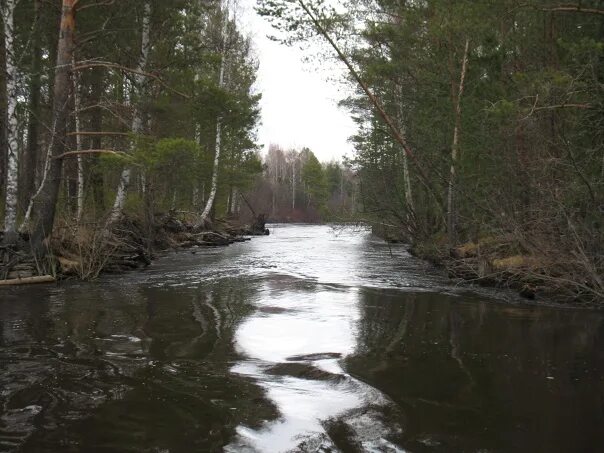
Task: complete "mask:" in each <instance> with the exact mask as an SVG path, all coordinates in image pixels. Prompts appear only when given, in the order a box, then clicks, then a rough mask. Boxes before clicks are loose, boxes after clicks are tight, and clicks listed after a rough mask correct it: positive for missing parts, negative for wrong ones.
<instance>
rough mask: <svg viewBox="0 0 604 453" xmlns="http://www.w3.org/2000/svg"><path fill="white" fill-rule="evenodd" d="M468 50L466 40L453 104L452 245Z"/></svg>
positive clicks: (449, 210)
mask: <svg viewBox="0 0 604 453" xmlns="http://www.w3.org/2000/svg"><path fill="white" fill-rule="evenodd" d="M469 48H470V40H469V39H466V46H465V49H464V54H463V62H462V64H461V77H460V78H459V91H458V92H457V100H456V102H455V127H454V129H453V146H452V147H451V169H450V175H449V193H448V197H447V231H448V233H449V242H450V244H451V245H453V244H454V243H455V241H456V239H457V238H456V227H457V225H456V223H457V221H456V220H457V209H456V206H455V189H456V187H455V185H456V184H455V183H456V181H455V177H456V172H457V169H456V166H455V165H456V163H457V159H458V157H459V156H458V154H459V134H460V129H461V97H462V96H463V90H464V84H465V79H466V71H467V69H468V51H469Z"/></svg>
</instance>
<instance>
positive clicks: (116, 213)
mask: <svg viewBox="0 0 604 453" xmlns="http://www.w3.org/2000/svg"><path fill="white" fill-rule="evenodd" d="M150 37H151V2H149V1H146V2H145V4H144V7H143V18H142V36H141V50H140V56H139V60H138V67H137V73H136V75H135V78H134V92H135V95H136V96H135V102H134V115H133V118H132V132H133V133H134V134H135V135H136V136H138V135H141V134H143V133H144V129H145V114H144V112H143V111H142V109H141V106H140V102H141V97H142V95H143V92H144V90H143V83H144V81H145V75H144V74H143V73H144V72H145V70H146V68H147V62H148V60H149V52H150V50H151V39H150ZM135 143H136V142H135ZM135 143H133V145H132V147H133V148H134V146H135ZM131 176H132V169H131V168H130V167H129V166H127V167H125V168H124V169H123V170H122V174H121V175H120V182H119V186H118V189H117V194H116V196H115V201H114V202H113V208H112V209H111V214H110V216H109V222H108V223H109V224H111V223H115V222H116V221H117V220H119V218H120V217H121V215H122V213H123V210H124V204H125V202H126V197H127V195H128V189H129V188H130V178H131Z"/></svg>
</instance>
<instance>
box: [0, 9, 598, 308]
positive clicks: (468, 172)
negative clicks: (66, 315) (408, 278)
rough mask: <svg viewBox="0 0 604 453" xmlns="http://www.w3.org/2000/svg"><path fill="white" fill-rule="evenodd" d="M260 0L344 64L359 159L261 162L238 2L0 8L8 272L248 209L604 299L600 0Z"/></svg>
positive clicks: (284, 154)
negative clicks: (115, 239) (336, 226)
mask: <svg viewBox="0 0 604 453" xmlns="http://www.w3.org/2000/svg"><path fill="white" fill-rule="evenodd" d="M256 8H257V12H258V14H260V15H261V16H262V17H264V18H265V19H266V20H268V21H269V22H270V23H271V24H272V25H273V26H274V31H275V36H273V39H275V40H277V41H280V42H282V43H283V44H286V45H297V46H298V45H299V46H302V47H304V46H306V47H307V48H308V49H310V50H309V58H313V57H314V58H324V59H325V60H326V61H327V62H328V64H333V65H341V66H342V67H343V68H345V69H346V74H347V80H346V81H345V82H346V83H347V84H348V86H349V87H350V96H348V97H347V98H346V99H344V100H342V101H341V106H342V108H344V109H347V110H348V111H349V112H350V114H351V115H352V117H353V119H354V121H355V122H356V124H357V133H356V134H355V135H354V136H353V137H351V141H352V143H353V145H354V149H355V152H354V155H353V156H348V157H347V158H346V159H345V160H344V161H343V162H341V163H338V162H331V163H327V162H324V163H320V162H319V160H318V159H317V157H316V156H315V154H314V153H313V152H312V150H309V149H308V148H302V149H298V150H285V149H282V148H281V147H280V146H279V145H278V144H273V145H271V146H270V147H269V150H268V152H267V153H266V155H262V153H261V152H260V149H261V146H262V144H260V143H258V140H257V138H256V135H255V133H256V129H257V127H258V124H259V121H260V115H261V112H260V110H259V100H260V96H261V93H258V92H256V90H255V88H254V82H255V80H256V76H257V70H258V61H257V60H256V58H255V54H254V50H253V44H252V42H251V39H250V37H249V36H247V35H246V33H244V32H242V31H241V30H240V29H239V26H238V21H237V14H238V13H237V8H236V6H232V5H231V6H229V5H228V4H227V3H223V4H219V3H218V2H215V1H205V0H202V1H178V0H171V1H168V2H166V1H163V2H160V1H152V0H148V1H140V2H125V1H108V2H100V1H92V0H91V1H87V2H84V1H83V0H82V1H80V0H70V1H67V0H65V1H62V2H60V1H58V0H57V1H41V0H4V1H3V3H2V17H3V21H2V26H3V36H4V39H3V40H2V47H1V48H0V60H1V61H0V64H1V65H2V67H3V68H5V70H4V71H2V79H1V80H0V115H1V116H2V117H3V119H4V120H3V124H4V125H5V127H2V128H1V131H0V144H1V148H2V153H0V158H1V159H2V161H1V162H0V168H1V169H2V171H1V173H0V182H1V184H0V187H1V190H2V198H3V199H4V203H3V207H2V216H3V219H4V232H3V243H4V246H3V249H2V250H3V262H4V263H5V264H7V263H9V264H10V263H11V262H15V263H16V261H15V256H14V255H15V253H16V254H17V255H18V254H19V253H21V252H22V251H23V250H25V251H27V253H28V254H33V255H34V256H37V257H38V256H47V255H53V253H55V251H56V250H54V249H55V248H57V245H56V244H57V243H59V244H60V247H67V248H68V249H70V250H71V252H70V253H71V255H73V254H74V253H76V252H75V251H74V250H76V249H77V251H79V252H78V253H79V254H82V250H83V249H84V248H90V247H91V244H94V247H95V248H97V249H101V248H102V245H101V244H102V243H103V242H106V240H107V237H108V234H109V233H107V232H108V231H109V232H111V231H113V232H115V231H118V230H120V229H123V228H125V226H124V222H126V223H128V225H130V229H134V230H136V233H135V235H138V236H146V239H145V241H143V242H144V243H147V244H151V243H152V242H153V240H152V239H150V238H149V237H150V236H153V235H154V234H155V233H154V231H155V230H156V229H157V223H158V222H160V223H161V221H165V220H166V215H167V214H166V213H168V212H170V213H179V216H180V218H181V220H182V219H186V221H187V222H188V223H189V224H191V225H192V226H193V227H195V228H196V230H195V231H203V230H204V229H205V230H211V229H212V225H214V226H215V225H216V223H215V222H216V220H220V219H225V218H232V219H233V218H241V219H244V220H241V222H243V221H246V222H248V223H249V222H253V221H254V218H256V217H257V216H258V215H262V217H263V218H264V217H266V218H268V219H269V220H271V221H285V222H292V221H293V222H296V221H305V222H308V221H310V222H321V221H337V222H363V223H368V224H371V225H373V228H374V231H376V232H378V233H379V234H380V235H382V236H383V237H385V238H386V239H388V240H390V241H397V242H399V241H400V242H406V243H410V244H412V246H413V248H412V250H413V251H414V252H415V253H417V254H418V255H420V256H422V257H426V258H428V259H431V260H432V261H435V262H439V263H441V264H442V265H444V266H445V267H447V269H448V270H449V273H450V274H451V275H453V276H456V277H462V278H465V279H470V280H477V281H484V282H491V283H493V282H494V283H496V284H499V283H501V282H509V281H513V282H514V285H516V286H518V287H519V288H520V289H521V290H522V291H524V292H525V293H526V294H527V295H529V296H531V295H532V294H533V293H535V291H537V290H538V289H540V288H542V287H546V288H549V289H550V290H552V291H551V292H553V293H557V294H563V296H562V297H564V298H567V299H576V300H601V299H602V297H603V295H604V280H603V277H602V276H603V269H604V257H603V252H604V232H603V229H602V216H603V215H604V139H603V138H604V137H603V136H602V131H603V130H604V127H603V126H604V124H603V120H604V115H603V109H604V107H603V106H604V93H603V86H604V85H603V83H602V78H603V76H604V75H603V70H604V67H603V58H604V57H603V53H604V43H603V41H602V39H603V37H604V20H603V19H604V6H603V5H602V4H601V2H600V1H598V0H593V1H581V2H578V3H576V4H571V3H558V2H556V1H553V0H531V1H529V2H519V1H517V0H500V1H499V0H498V1H495V0H481V1H469V0H459V1H451V0H418V1H410V0H409V1H382V0H378V1H359V0H346V1H342V2H325V1H322V0H296V1H289V0H261V1H260V2H259V3H258V5H257V6H256ZM76 13H77V14H76ZM313 53H314V54H313ZM162 216H163V217H162ZM159 218H161V219H163V220H161V219H160V220H158V219H159ZM133 224H136V228H134V226H133ZM66 244H67V246H66ZM143 245H144V244H143ZM19 250H20V251H21V252H20V251H19ZM90 253H92V252H90ZM72 258H73V257H72ZM18 260H19V259H18V258H17V261H18ZM71 261H73V259H72V260H71ZM101 261H102V260H101ZM97 267H98V266H97ZM9 270H10V269H8V267H7V269H6V272H8V271H9ZM6 272H5V273H6Z"/></svg>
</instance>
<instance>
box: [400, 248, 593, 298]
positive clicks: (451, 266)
mask: <svg viewBox="0 0 604 453" xmlns="http://www.w3.org/2000/svg"><path fill="white" fill-rule="evenodd" d="M409 251H410V252H411V253H412V254H413V255H414V256H417V257H419V258H421V259H425V260H427V261H430V262H431V263H433V264H435V265H436V266H438V267H440V268H442V269H444V270H445V271H446V272H447V274H448V276H449V277H450V278H452V279H455V280H459V281H465V282H469V283H474V284H478V285H481V286H490V287H497V288H505V289H511V290H514V291H516V292H517V293H518V294H520V295H521V296H522V297H524V298H526V299H529V300H535V301H540V300H542V301H549V302H555V303H559V304H567V305H573V306H582V307H598V308H601V307H602V306H603V305H604V293H602V288H598V286H597V282H598V278H599V277H598V276H597V275H595V274H594V275H591V276H590V275H589V270H588V269H586V267H587V266H585V263H581V262H578V261H577V260H574V259H572V258H574V257H568V256H567V257H565V258H566V259H564V258H563V257H561V256H552V255H548V254H542V255H536V254H532V253H529V252H527V251H526V250H523V248H522V246H521V245H520V244H518V242H517V241H516V240H515V238H513V237H511V236H498V237H487V238H482V239H480V240H478V241H476V242H466V243H462V244H458V245H455V246H453V247H450V246H448V245H447V244H446V241H445V240H444V239H439V238H432V239H430V240H424V241H421V242H416V243H415V244H414V245H413V246H411V247H410V250H409ZM560 255H563V254H562V253H560ZM590 277H591V278H590ZM592 278H593V280H592Z"/></svg>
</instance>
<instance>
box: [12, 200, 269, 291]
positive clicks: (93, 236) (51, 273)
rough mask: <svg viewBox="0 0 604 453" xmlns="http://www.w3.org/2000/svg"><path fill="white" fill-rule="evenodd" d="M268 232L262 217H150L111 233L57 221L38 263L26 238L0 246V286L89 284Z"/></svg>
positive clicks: (131, 220)
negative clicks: (173, 253) (163, 255)
mask: <svg viewBox="0 0 604 453" xmlns="http://www.w3.org/2000/svg"><path fill="white" fill-rule="evenodd" d="M265 234H268V230H267V229H266V228H265V223H264V219H263V218H262V217H260V218H257V219H256V220H255V222H253V223H251V224H244V223H241V222H239V221H237V220H235V219H229V220H226V219H218V220H215V221H214V222H213V223H212V224H211V225H208V226H206V227H204V228H201V227H199V226H197V225H196V222H194V221H193V219H191V218H188V217H187V215H186V213H177V212H170V213H167V214H159V215H156V216H155V217H154V219H153V222H148V221H147V222H145V221H144V220H142V219H139V218H137V217H124V218H123V219H121V220H120V221H119V222H118V223H116V224H115V225H113V227H112V229H111V231H108V230H106V229H105V228H104V225H100V224H98V223H80V224H75V223H73V222H68V221H61V222H58V225H57V226H56V228H55V233H54V234H53V236H52V238H51V239H50V241H49V244H48V253H47V255H46V256H45V257H44V259H42V260H40V259H36V257H34V256H33V255H32V254H31V253H29V252H28V247H27V237H22V238H21V242H20V243H18V244H17V245H16V246H15V247H7V246H3V247H2V248H0V286H9V285H21V284H31V283H48V282H53V281H56V280H63V279H66V278H77V279H80V280H92V279H95V278H97V277H98V276H99V275H101V274H104V273H123V272H127V271H130V270H135V269H141V268H145V267H147V266H149V265H150V264H151V263H152V261H153V260H155V259H156V258H157V254H158V253H160V252H165V251H169V250H178V249H183V248H192V247H222V246H228V245H230V244H234V243H236V242H244V241H248V240H250V239H251V236H259V235H265Z"/></svg>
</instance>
